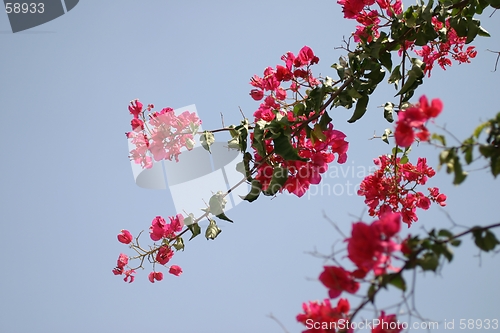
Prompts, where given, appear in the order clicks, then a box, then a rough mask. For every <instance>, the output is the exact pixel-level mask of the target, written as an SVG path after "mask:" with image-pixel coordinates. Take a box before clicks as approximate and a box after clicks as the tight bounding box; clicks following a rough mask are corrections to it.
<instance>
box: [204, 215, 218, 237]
mask: <svg viewBox="0 0 500 333" xmlns="http://www.w3.org/2000/svg"><path fill="white" fill-rule="evenodd" d="M209 222H210V223H209V225H208V227H207V230H206V231H205V237H206V238H207V240H209V239H211V240H214V239H215V238H217V236H219V234H220V233H221V232H222V230H221V229H220V228H219V227H218V226H217V223H215V221H214V220H212V219H210V220H209Z"/></svg>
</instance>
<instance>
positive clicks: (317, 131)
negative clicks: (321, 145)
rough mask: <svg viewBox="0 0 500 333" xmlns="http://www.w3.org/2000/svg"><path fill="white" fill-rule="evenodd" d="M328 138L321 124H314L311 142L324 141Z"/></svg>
mask: <svg viewBox="0 0 500 333" xmlns="http://www.w3.org/2000/svg"><path fill="white" fill-rule="evenodd" d="M325 140H326V135H325V134H323V131H322V130H321V125H320V124H314V129H313V130H312V131H311V143H312V144H314V143H315V142H316V141H320V142H323V141H325Z"/></svg>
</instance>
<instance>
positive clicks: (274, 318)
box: [267, 313, 290, 333]
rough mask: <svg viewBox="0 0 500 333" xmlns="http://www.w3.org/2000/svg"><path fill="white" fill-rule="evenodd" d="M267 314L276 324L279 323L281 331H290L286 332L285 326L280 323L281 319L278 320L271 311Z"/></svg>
mask: <svg viewBox="0 0 500 333" xmlns="http://www.w3.org/2000/svg"><path fill="white" fill-rule="evenodd" d="M267 316H268V317H269V318H271V319H272V320H274V321H275V322H277V323H278V325H280V327H281V328H282V329H283V332H285V333H290V332H288V330H287V329H286V327H285V326H284V325H283V324H282V323H281V321H279V320H278V318H276V317H275V316H274V315H273V314H272V313H270V314H268V315H267Z"/></svg>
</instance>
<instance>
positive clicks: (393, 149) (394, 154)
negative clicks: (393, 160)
mask: <svg viewBox="0 0 500 333" xmlns="http://www.w3.org/2000/svg"><path fill="white" fill-rule="evenodd" d="M402 152H403V150H402V149H401V148H398V147H394V148H392V155H393V156H396V155H397V154H399V153H402Z"/></svg>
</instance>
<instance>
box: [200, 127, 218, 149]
mask: <svg viewBox="0 0 500 333" xmlns="http://www.w3.org/2000/svg"><path fill="white" fill-rule="evenodd" d="M200 142H201V145H202V146H203V148H205V149H206V150H207V151H208V152H209V153H211V151H210V146H211V145H212V144H213V143H214V142H215V137H214V134H213V133H212V132H210V131H204V132H203V134H201V135H200Z"/></svg>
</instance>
